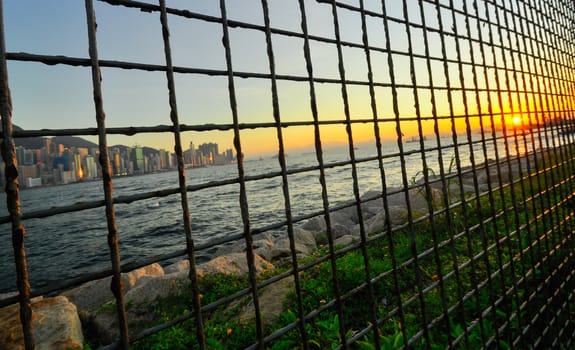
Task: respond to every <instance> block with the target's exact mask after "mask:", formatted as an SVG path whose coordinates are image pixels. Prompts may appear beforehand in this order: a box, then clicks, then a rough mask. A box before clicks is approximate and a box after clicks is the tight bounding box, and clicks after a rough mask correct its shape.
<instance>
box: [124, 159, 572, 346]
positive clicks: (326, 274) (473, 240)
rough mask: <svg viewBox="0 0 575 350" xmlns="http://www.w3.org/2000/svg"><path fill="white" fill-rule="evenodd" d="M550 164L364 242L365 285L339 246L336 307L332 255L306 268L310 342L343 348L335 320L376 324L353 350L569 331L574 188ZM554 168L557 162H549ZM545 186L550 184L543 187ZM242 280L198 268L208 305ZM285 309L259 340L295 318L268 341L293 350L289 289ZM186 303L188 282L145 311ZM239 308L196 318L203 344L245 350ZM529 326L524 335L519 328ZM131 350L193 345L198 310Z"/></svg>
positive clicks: (521, 339)
mask: <svg viewBox="0 0 575 350" xmlns="http://www.w3.org/2000/svg"><path fill="white" fill-rule="evenodd" d="M555 154H556V153H555ZM545 163H546V165H547V168H546V169H544V171H541V172H540V174H539V175H532V176H531V177H530V178H528V179H525V180H524V181H523V182H522V183H517V184H513V185H508V186H504V188H502V189H497V190H495V191H493V192H492V193H491V194H490V195H484V196H482V197H481V198H479V199H468V200H467V203H466V204H464V205H463V204H462V205H459V206H456V207H455V208H452V209H451V210H449V212H443V213H441V214H436V215H434V216H433V217H432V218H427V219H424V220H421V221H419V222H417V223H415V224H412V225H409V226H408V227H406V228H403V229H401V230H396V231H394V232H393V233H392V235H391V236H389V235H388V234H382V235H380V237H379V238H378V239H376V240H374V241H371V242H370V243H369V244H368V246H367V247H366V252H367V256H368V259H369V267H370V271H369V274H370V280H371V281H372V283H371V288H368V287H367V284H366V271H365V266H366V264H365V261H364V260H365V259H364V255H363V253H362V250H361V249H360V248H358V249H355V250H351V251H348V252H346V253H345V254H338V256H337V258H336V261H335V262H336V264H335V265H336V276H337V282H338V288H339V294H340V295H342V296H344V295H348V297H346V298H343V299H342V300H341V306H342V307H341V313H340V311H338V308H337V303H333V301H334V300H335V293H334V280H333V278H332V264H331V262H330V260H329V259H328V260H325V261H323V262H321V263H318V264H315V265H313V266H312V267H310V268H308V269H306V270H305V271H303V272H301V273H300V274H299V277H300V283H301V297H302V300H301V304H302V308H303V312H304V314H305V315H308V316H309V315H311V316H309V317H308V318H307V319H306V322H305V333H306V338H307V342H308V344H309V348H310V349H331V348H336V347H338V346H339V345H340V343H341V341H342V339H341V338H342V335H341V328H340V323H341V321H342V318H343V325H344V326H345V332H344V333H345V334H344V336H345V337H346V338H349V337H352V336H353V337H355V336H356V334H357V332H360V331H363V330H365V329H366V327H371V330H369V331H368V332H367V333H366V334H365V335H362V336H357V337H356V339H355V340H356V341H355V342H354V343H353V344H352V345H351V348H352V349H375V348H376V343H379V346H380V347H381V348H383V349H398V348H402V347H403V346H404V345H405V344H406V343H408V344H409V347H410V348H414V349H428V348H431V349H444V348H446V347H447V346H448V345H449V344H450V343H452V344H453V345H454V347H455V348H462V349H464V348H472V349H475V348H481V347H492V348H493V347H499V348H502V349H506V348H511V347H512V345H514V347H516V348H523V347H524V346H526V345H527V344H532V343H531V342H532V341H539V342H541V344H543V345H545V344H550V343H549V342H551V341H553V340H554V339H555V338H556V337H557V336H558V333H557V332H558V331H559V330H560V329H561V328H560V327H555V328H553V329H550V330H549V331H548V332H547V334H544V335H540V334H539V333H538V330H540V329H544V328H545V327H546V326H547V325H548V322H550V320H554V321H553V322H555V323H556V324H557V325H569V326H570V327H572V326H573V323H569V322H570V321H569V320H570V317H572V315H569V313H563V312H560V313H558V312H557V310H563V309H565V303H571V305H570V307H571V309H572V308H573V305H572V301H570V300H568V297H569V295H568V293H572V292H571V291H572V290H574V287H575V283H573V281H571V280H570V279H569V276H571V271H572V270H573V267H574V266H573V261H572V258H571V254H572V252H573V248H574V247H573V238H572V237H571V235H572V234H573V227H574V222H573V219H572V218H571V217H570V215H571V213H572V212H573V211H574V210H573V209H574V208H575V206H574V201H573V199H569V200H567V201H565V200H564V198H565V196H566V195H570V194H571V193H573V184H572V183H571V182H570V181H569V180H568V177H569V176H570V174H572V173H573V171H572V168H573V164H572V163H570V162H564V160H563V159H562V158H560V157H558V156H555V155H554V154H552V153H548V154H546V158H545ZM550 164H558V165H559V166H557V167H551V168H550ZM563 180H566V181H564V182H563V183H562V184H561V181H563ZM552 184H557V185H556V186H555V187H553V188H552V189H549V188H550V187H552V186H553V185H552ZM540 185H541V186H540ZM494 186H495V184H494ZM546 186H547V187H546ZM550 209H551V210H550ZM466 228H469V229H466ZM390 242H392V243H391V244H390ZM327 254H329V249H328V248H327V247H323V248H320V249H318V250H317V251H316V252H314V253H313V254H312V255H311V256H310V257H307V258H305V259H304V260H302V261H301V263H313V262H314V261H316V260H317V259H319V258H321V257H324V256H326V255H327ZM414 256H417V261H416V260H415V259H414ZM394 266H395V267H396V269H395V270H394ZM287 270H289V266H284V267H283V268H278V269H277V270H276V271H274V272H267V273H266V274H265V275H262V276H259V280H260V281H262V280H265V279H266V278H269V277H270V276H271V275H272V274H273V273H281V272H284V271H287ZM360 286H363V287H362V288H358V287H360ZM246 288H249V283H248V280H247V278H246V277H243V276H233V275H232V276H227V275H213V276H204V277H203V278H201V279H200V291H201V294H202V299H201V303H202V305H209V304H210V303H213V302H215V301H217V300H219V299H221V298H223V297H226V296H229V295H231V294H233V293H236V292H238V291H241V290H245V289H246ZM346 293H347V294H346ZM250 295H251V294H250V293H248V294H247V296H245V297H244V298H246V299H249V296H250ZM246 302H249V300H247V301H246ZM278 307H280V305H278ZM281 307H282V310H283V311H282V313H281V315H280V317H279V318H278V320H276V321H274V322H273V324H271V325H268V326H266V327H265V329H264V330H263V332H264V334H265V336H268V335H270V334H272V333H274V332H275V331H277V330H278V329H281V328H282V327H285V326H288V325H292V326H293V325H294V324H295V325H296V326H294V327H293V328H292V329H291V330H289V331H287V332H285V334H283V335H282V336H280V337H278V338H277V339H275V340H274V341H273V342H270V343H268V344H266V348H269V349H297V348H300V347H301V342H302V341H303V337H302V334H301V332H300V329H299V328H298V326H297V319H298V315H297V313H298V311H297V310H298V300H297V296H296V293H295V291H291V292H289V293H288V295H287V297H286V299H285V301H284V302H283V305H281ZM318 309H321V311H320V312H318ZM372 310H375V317H376V319H377V326H375V327H374V326H373V325H374V323H373V312H372ZM192 311H193V304H192V300H191V293H190V292H188V291H185V290H183V291H182V292H181V294H180V295H175V296H173V297H170V298H167V299H164V300H161V301H160V302H159V303H157V304H155V306H153V307H152V308H151V312H152V313H153V314H154V315H156V316H157V317H159V319H160V320H161V321H168V320H171V319H173V318H174V317H177V316H179V315H182V314H187V313H191V312H192ZM237 314H238V310H237V308H235V309H234V308H233V307H232V308H230V307H227V308H226V307H225V306H222V307H219V308H217V309H215V310H212V311H210V312H207V313H204V314H203V320H204V332H205V337H206V345H207V347H208V348H209V349H236V348H245V347H248V346H250V345H252V344H254V343H257V335H256V334H257V332H256V330H255V326H254V324H253V322H245V321H241V320H239V319H238V317H237ZM312 316H313V317H312ZM526 327H528V328H527V329H528V330H530V331H527V332H525V334H523V333H522V332H523V330H525V329H526ZM374 330H377V332H375V331H374ZM570 330H572V329H570ZM569 333H570V332H566V334H569ZM376 337H377V339H376ZM376 340H377V342H376ZM486 344H487V345H486ZM133 347H134V348H136V349H188V348H193V349H196V348H199V346H198V342H197V339H196V328H195V322H194V318H193V317H192V318H191V319H189V320H187V321H185V322H183V323H180V324H178V325H177V326H175V327H172V328H170V329H167V330H164V331H161V332H159V333H156V334H154V335H152V336H150V337H148V338H146V339H144V340H142V341H139V342H136V343H135V344H134V345H133Z"/></svg>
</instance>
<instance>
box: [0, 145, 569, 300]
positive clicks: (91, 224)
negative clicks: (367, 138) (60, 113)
mask: <svg viewBox="0 0 575 350" xmlns="http://www.w3.org/2000/svg"><path fill="white" fill-rule="evenodd" d="M499 136H500V135H499ZM480 138H481V135H479V134H474V135H473V140H472V141H478V140H480ZM526 140H527V146H525V143H524V139H523V138H522V137H520V138H519V141H520V142H519V145H518V147H516V145H515V142H514V138H512V137H510V138H507V141H508V148H509V150H510V152H509V155H515V154H516V153H517V152H519V153H524V152H526V151H532V150H533V149H534V148H538V147H536V146H534V145H532V144H531V141H530V138H527V139H526ZM409 141H411V140H409ZM440 142H441V147H442V150H441V155H442V157H443V163H444V167H445V171H446V172H449V171H455V169H454V168H453V165H451V164H452V160H453V159H454V157H455V154H456V151H455V147H454V145H453V138H452V137H451V136H449V137H442V138H441V139H440ZM563 142H564V140H563V138H560V137H557V138H556V139H555V143H556V144H561V143H563ZM458 143H459V146H458V147H457V149H458V151H457V152H458V154H459V159H460V160H461V165H462V166H467V165H469V164H470V156H471V153H473V155H474V157H475V161H476V163H477V164H479V163H482V162H483V161H484V160H485V155H484V151H483V145H482V144H481V143H479V142H478V143H474V142H471V146H472V147H470V143H469V142H467V140H466V137H465V136H464V135H460V136H459V138H458ZM436 144H437V143H436V139H435V137H428V139H426V140H425V149H426V151H425V158H426V160H427V163H428V166H429V167H430V168H432V169H433V170H434V171H435V172H436V173H437V174H439V160H438V159H439V157H438V156H439V151H438V150H437V149H436V148H437V146H436ZM485 145H486V149H487V158H491V159H493V158H495V149H496V148H497V150H498V152H499V154H500V155H501V156H506V155H507V153H506V151H505V145H504V141H503V139H499V140H496V141H493V140H491V141H488V142H487V143H486V144H485ZM550 145H552V140H551V139H549V140H545V141H544V145H543V146H544V147H549V146H550ZM403 147H404V149H403V152H404V155H405V157H404V160H403V163H404V169H405V172H406V177H407V179H408V180H409V181H411V180H413V179H416V178H418V177H420V171H421V169H422V151H421V149H420V144H419V142H405V143H404V144H403ZM354 152H355V158H356V159H368V158H375V157H376V156H377V150H376V148H375V145H374V144H373V143H365V144H358V145H356V147H355V149H354ZM382 152H383V154H384V157H385V158H384V159H383V164H384V169H385V174H386V183H387V186H388V187H401V186H402V185H403V180H402V171H401V169H402V167H401V164H402V162H401V158H400V157H399V153H398V152H399V147H398V145H397V142H396V141H385V142H384V144H383V147H382ZM323 158H324V164H326V166H327V168H326V170H325V174H326V184H327V191H328V198H329V202H330V206H334V205H337V204H340V203H343V202H348V201H351V200H353V199H354V195H353V180H352V167H351V165H341V166H336V167H331V166H330V164H334V163H338V162H344V161H348V160H349V159H350V151H349V147H348V146H346V145H344V146H333V147H326V148H325V149H324V153H323ZM286 161H287V166H288V169H289V170H297V169H306V168H308V167H313V166H317V164H318V162H317V158H316V154H315V151H313V150H308V151H302V150H300V151H288V153H287V157H286ZM450 165H451V168H450ZM244 166H245V174H246V176H257V175H262V174H268V173H272V172H278V171H280V165H279V162H278V160H277V157H275V156H265V157H253V158H247V159H246V161H245V163H244ZM237 171H238V169H237V165H236V164H229V165H223V166H213V167H206V168H196V169H188V172H187V181H188V184H191V185H195V184H196V185H197V184H207V183H210V182H212V181H220V180H225V179H234V178H237ZM357 173H358V185H359V190H360V193H362V194H363V193H365V192H367V191H371V190H376V191H381V188H382V181H381V176H380V170H379V163H378V160H377V159H373V160H370V161H365V162H361V163H358V164H357ZM319 174H320V173H319V170H309V171H305V172H300V173H297V174H292V175H288V183H289V193H290V201H291V210H292V215H293V216H294V217H299V216H304V215H309V214H311V213H314V212H317V211H319V210H321V209H322V197H321V185H320V182H319ZM113 181H114V196H115V197H121V196H128V195H133V194H137V193H142V192H150V191H156V190H160V189H169V188H175V187H177V185H178V175H177V172H175V171H173V172H164V173H158V174H148V175H143V176H134V177H122V178H114V180H113ZM246 190H247V198H248V209H249V217H250V224H251V228H252V229H258V228H262V227H265V226H267V225H270V224H274V223H278V222H283V221H285V219H286V216H285V201H284V197H283V191H282V180H281V176H276V177H273V178H269V179H261V180H257V181H249V182H247V184H246ZM0 199H1V201H0V216H1V217H4V216H5V215H7V210H6V200H5V195H4V193H2V194H1V198H0ZM97 200H103V193H102V184H101V182H100V181H94V182H82V183H74V184H69V185H63V186H53V187H43V188H34V189H27V190H23V191H21V202H22V203H21V204H22V212H23V213H28V212H35V211H38V210H45V209H48V208H52V207H62V206H68V205H72V204H75V203H81V202H88V201H97ZM188 200H189V206H190V211H191V220H192V231H193V233H192V234H193V238H194V242H195V244H196V245H198V244H204V243H209V242H210V241H211V240H215V239H221V238H225V237H227V236H229V235H236V234H240V233H241V232H242V231H243V223H242V219H241V213H240V206H239V185H238V184H231V185H225V186H219V187H211V188H206V189H202V190H197V191H193V192H189V193H188ZM180 201H181V199H180V196H179V194H177V195H171V196H168V197H162V198H157V199H150V200H141V201H135V202H132V203H130V204H116V205H115V207H114V208H115V213H116V217H117V228H118V232H119V235H120V252H121V259H122V263H126V262H132V261H139V260H141V259H144V258H149V257H152V256H155V255H158V254H163V253H170V252H173V251H176V250H179V249H183V248H185V235H184V229H183V218H182V211H181V206H180ZM24 225H25V227H26V230H27V236H26V240H25V245H26V253H27V257H28V268H29V277H30V281H31V285H32V288H34V287H39V286H42V285H44V284H46V283H49V282H51V281H57V280H63V279H68V278H73V277H77V276H79V275H82V274H84V273H89V272H95V271H101V270H104V269H108V268H110V262H109V255H110V254H109V250H108V245H107V226H106V217H105V212H104V208H103V207H102V208H97V209H90V210H84V211H80V212H74V213H67V214H61V215H55V216H50V217H46V218H42V219H29V220H25V221H24ZM275 233H276V234H282V230H281V229H280V230H278V231H277V232H275ZM209 255H210V252H200V253H199V254H198V257H199V258H200V259H207V258H209ZM15 279H16V278H15V272H14V258H13V255H12V241H11V228H10V225H9V224H3V225H0V293H3V292H8V291H12V290H15Z"/></svg>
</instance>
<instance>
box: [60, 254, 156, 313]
mask: <svg viewBox="0 0 575 350" xmlns="http://www.w3.org/2000/svg"><path fill="white" fill-rule="evenodd" d="M163 274H164V270H163V269H162V267H161V266H160V264H158V263H154V264H151V265H148V266H144V267H142V268H139V269H136V270H133V271H130V272H128V273H124V274H122V280H123V283H124V293H126V292H127V291H129V290H130V289H131V288H132V287H134V285H136V283H137V282H138V280H139V279H140V278H142V277H143V276H161V275H163ZM111 281H112V277H106V278H103V279H99V280H95V281H91V282H88V283H84V284H83V285H81V286H79V287H76V288H74V289H70V290H67V291H65V292H63V293H62V294H61V295H63V296H65V297H67V298H68V299H70V301H71V302H72V303H74V304H75V305H76V307H77V308H78V311H80V312H84V311H87V312H91V311H94V310H96V309H97V308H99V307H100V305H102V304H105V303H107V302H109V301H112V300H114V295H113V294H112V291H111V289H110V285H111Z"/></svg>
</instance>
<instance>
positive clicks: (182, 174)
mask: <svg viewBox="0 0 575 350" xmlns="http://www.w3.org/2000/svg"><path fill="white" fill-rule="evenodd" d="M160 7H161V12H160V21H161V23H162V37H163V40H164V54H165V57H166V77H167V79H168V91H169V101H170V119H171V121H172V124H173V127H174V142H175V147H174V149H175V151H176V158H177V163H178V182H179V185H180V186H179V190H180V199H181V200H180V203H181V206H182V217H183V223H184V231H185V233H186V253H187V257H188V261H189V262H190V268H189V272H188V276H189V278H190V281H191V287H192V300H193V304H194V316H195V321H196V336H197V343H198V344H199V346H200V349H202V350H203V349H205V348H206V339H205V338H206V337H205V334H204V322H203V318H202V304H201V301H200V295H201V293H200V288H199V286H198V275H197V269H196V249H195V247H194V240H193V238H192V223H191V218H190V207H189V204H188V192H187V189H186V167H185V166H186V165H185V163H184V155H183V151H182V140H181V131H180V121H179V117H178V106H177V102H176V87H175V83H174V69H173V66H172V50H171V48H170V31H169V27H168V16H167V14H166V2H165V0H160Z"/></svg>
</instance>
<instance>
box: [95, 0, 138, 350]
mask: <svg viewBox="0 0 575 350" xmlns="http://www.w3.org/2000/svg"><path fill="white" fill-rule="evenodd" d="M85 7H86V20H87V25H88V44H89V54H90V60H91V63H92V69H91V71H92V88H93V97H94V107H95V110H96V123H97V125H98V145H99V150H100V159H99V161H100V166H101V167H102V183H103V192H104V199H105V202H106V224H107V227H108V246H109V249H110V262H111V264H112V272H113V275H112V281H111V286H110V288H111V289H112V293H113V294H114V298H115V300H116V311H117V315H118V329H119V331H120V339H119V343H120V345H121V346H122V348H123V349H129V347H130V335H129V331H128V318H127V315H126V304H125V300H124V286H123V280H122V278H121V275H120V273H121V265H120V248H119V242H118V228H117V223H116V215H115V213H114V196H113V183H112V170H111V166H110V157H109V156H108V142H107V140H106V122H105V120H106V114H105V112H104V104H103V98H102V76H101V72H100V66H99V62H98V47H97V41H96V14H95V12H94V5H93V2H92V0H86V1H85Z"/></svg>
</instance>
